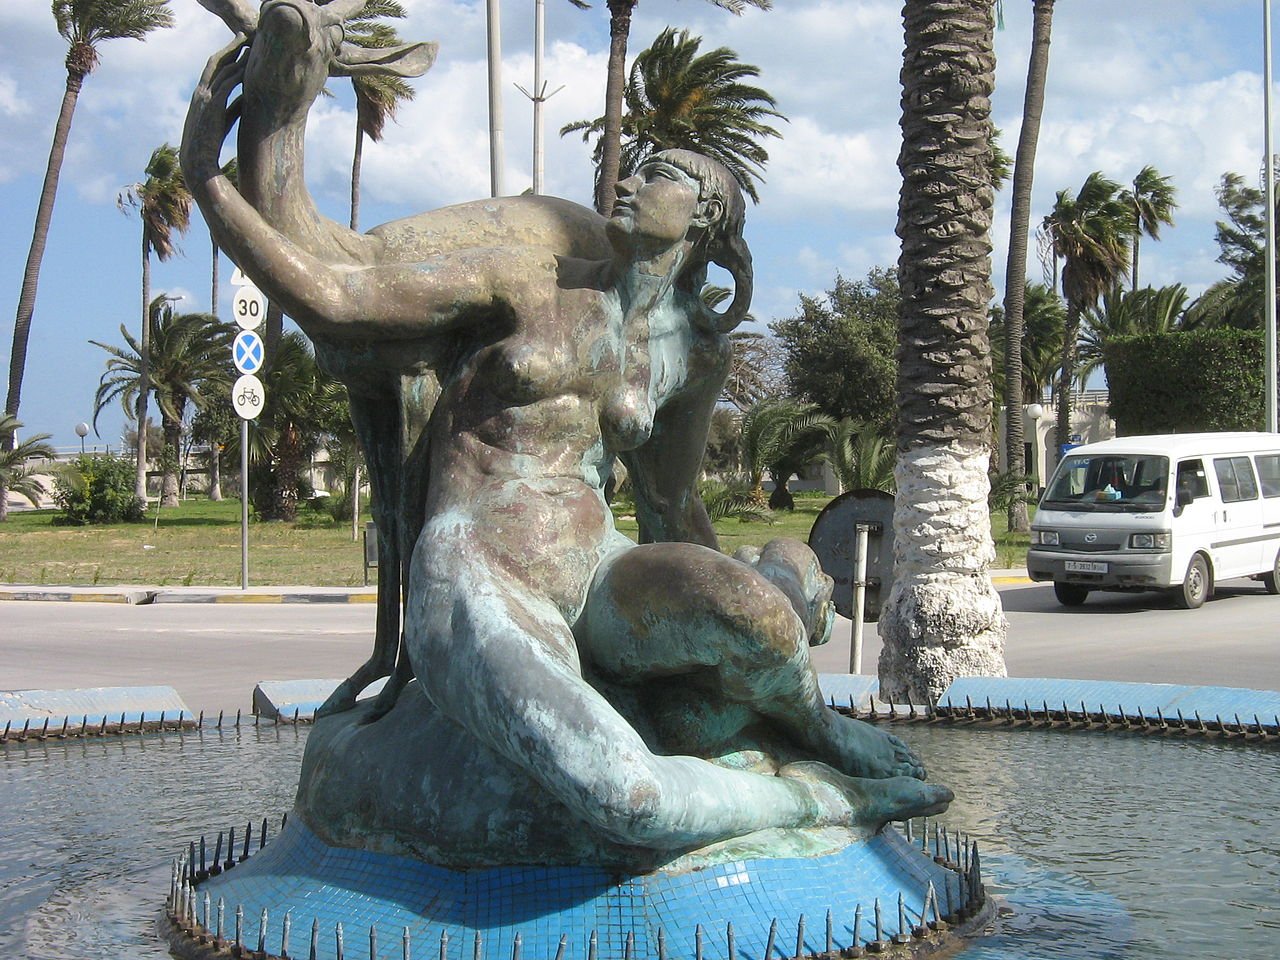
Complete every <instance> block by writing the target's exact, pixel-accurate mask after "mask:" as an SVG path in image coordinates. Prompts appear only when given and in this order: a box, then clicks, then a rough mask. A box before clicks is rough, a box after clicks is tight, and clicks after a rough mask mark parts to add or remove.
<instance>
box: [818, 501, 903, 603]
mask: <svg viewBox="0 0 1280 960" xmlns="http://www.w3.org/2000/svg"><path fill="white" fill-rule="evenodd" d="M860 523H864V524H869V525H871V528H872V529H871V534H870V536H869V537H868V539H867V574H866V576H867V581H868V582H867V589H866V599H865V600H864V602H863V605H862V610H863V612H862V619H863V621H864V622H866V623H875V622H876V621H877V620H879V619H880V605H881V604H882V603H883V602H884V599H885V598H886V597H887V596H888V595H889V587H890V585H891V584H892V582H893V494H891V493H885V492H884V491H883V490H850V491H849V492H848V493H842V494H840V496H838V497H836V498H835V499H834V500H832V501H831V502H830V503H828V504H827V505H826V507H824V508H823V510H822V512H821V513H820V514H818V519H817V520H815V521H814V522H813V529H812V530H810V531H809V548H810V549H811V550H813V552H814V553H815V554H816V555H817V557H818V562H819V563H820V564H822V569H823V571H824V572H825V573H826V574H827V576H829V577H830V578H831V579H832V580H834V581H835V587H834V589H833V590H832V594H831V599H832V601H833V602H834V603H835V605H836V610H837V611H838V612H839V614H840V615H841V616H842V617H849V618H850V619H852V618H853V566H854V549H855V544H856V537H857V533H856V531H857V527H858V524H860Z"/></svg>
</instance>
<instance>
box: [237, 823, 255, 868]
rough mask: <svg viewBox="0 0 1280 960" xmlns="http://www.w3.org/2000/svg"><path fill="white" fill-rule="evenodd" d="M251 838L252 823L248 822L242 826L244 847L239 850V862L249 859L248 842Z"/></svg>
mask: <svg viewBox="0 0 1280 960" xmlns="http://www.w3.org/2000/svg"><path fill="white" fill-rule="evenodd" d="M252 838H253V821H252V820H250V821H249V822H248V823H246V824H245V825H244V846H243V847H242V848H241V850H240V862H241V863H244V861H246V860H248V859H249V841H250V840H251V839H252Z"/></svg>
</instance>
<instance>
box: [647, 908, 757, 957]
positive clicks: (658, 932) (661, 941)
mask: <svg viewBox="0 0 1280 960" xmlns="http://www.w3.org/2000/svg"><path fill="white" fill-rule="evenodd" d="M658 933H659V935H661V933H662V931H658ZM777 939H778V918H777V917H774V918H773V920H772V921H770V923H769V939H768V940H766V941H765V945H764V960H772V958H773V945H774V943H775V942H776V941H777ZM658 942H659V943H661V942H662V941H661V940H659V941H658Z"/></svg>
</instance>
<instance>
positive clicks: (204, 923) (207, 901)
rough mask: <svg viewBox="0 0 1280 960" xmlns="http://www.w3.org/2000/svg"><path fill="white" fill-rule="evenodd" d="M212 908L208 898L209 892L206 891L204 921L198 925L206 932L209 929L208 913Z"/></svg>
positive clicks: (210, 900)
mask: <svg viewBox="0 0 1280 960" xmlns="http://www.w3.org/2000/svg"><path fill="white" fill-rule="evenodd" d="M212 908H213V902H212V899H211V898H210V896H209V891H208V890H206V891H205V892H204V920H203V921H201V923H200V925H201V926H202V927H204V928H205V929H206V930H208V929H209V913H210V911H211V910H212Z"/></svg>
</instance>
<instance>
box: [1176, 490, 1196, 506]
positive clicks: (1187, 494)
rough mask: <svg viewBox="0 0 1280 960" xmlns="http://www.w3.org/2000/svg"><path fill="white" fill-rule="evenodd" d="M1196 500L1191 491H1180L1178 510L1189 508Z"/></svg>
mask: <svg viewBox="0 0 1280 960" xmlns="http://www.w3.org/2000/svg"><path fill="white" fill-rule="evenodd" d="M1195 499H1196V498H1195V496H1194V495H1193V494H1192V493H1191V491H1190V490H1179V491H1178V497H1177V501H1176V502H1177V504H1178V509H1182V508H1183V507H1185V506H1188V505H1189V504H1191V503H1193V502H1194V501H1195Z"/></svg>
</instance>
